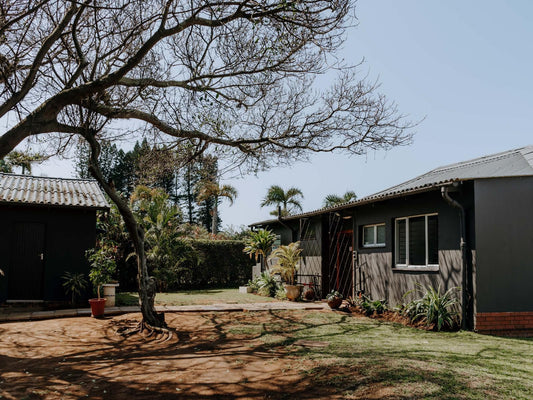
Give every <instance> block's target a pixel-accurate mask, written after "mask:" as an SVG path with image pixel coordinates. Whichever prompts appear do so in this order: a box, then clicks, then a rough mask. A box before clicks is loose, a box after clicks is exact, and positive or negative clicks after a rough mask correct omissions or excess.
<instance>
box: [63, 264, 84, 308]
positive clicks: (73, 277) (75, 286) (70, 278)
mask: <svg viewBox="0 0 533 400" xmlns="http://www.w3.org/2000/svg"><path fill="white" fill-rule="evenodd" d="M61 278H62V279H63V288H64V289H65V293H66V294H67V295H68V294H70V295H71V299H70V303H71V304H72V306H74V305H75V304H76V297H78V296H80V295H81V294H82V293H83V291H84V290H85V288H86V287H87V281H86V280H85V276H84V275H83V274H81V273H75V272H68V271H67V272H65V274H64V275H63V276H62V277H61Z"/></svg>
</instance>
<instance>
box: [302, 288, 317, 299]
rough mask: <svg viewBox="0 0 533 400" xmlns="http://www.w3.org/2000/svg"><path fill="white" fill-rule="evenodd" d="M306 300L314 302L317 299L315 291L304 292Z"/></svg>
mask: <svg viewBox="0 0 533 400" xmlns="http://www.w3.org/2000/svg"><path fill="white" fill-rule="evenodd" d="M304 299H306V300H309V301H311V300H314V299H315V291H314V290H313V289H311V288H309V289H307V290H306V291H305V292H304Z"/></svg>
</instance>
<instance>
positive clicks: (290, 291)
mask: <svg viewBox="0 0 533 400" xmlns="http://www.w3.org/2000/svg"><path fill="white" fill-rule="evenodd" d="M285 294H286V295H287V298H288V299H289V300H290V301H294V300H296V299H297V298H298V297H300V295H301V294H302V287H301V286H296V285H285Z"/></svg>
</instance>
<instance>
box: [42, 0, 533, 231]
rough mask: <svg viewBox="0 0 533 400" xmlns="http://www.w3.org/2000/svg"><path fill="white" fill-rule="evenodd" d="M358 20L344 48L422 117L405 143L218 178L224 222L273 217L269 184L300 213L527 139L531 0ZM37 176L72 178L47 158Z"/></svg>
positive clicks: (376, 8) (397, 4) (370, 8)
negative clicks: (228, 192)
mask: <svg viewBox="0 0 533 400" xmlns="http://www.w3.org/2000/svg"><path fill="white" fill-rule="evenodd" d="M355 12H356V15H357V18H358V25H357V26H356V27H354V28H352V29H350V30H349V31H348V32H347V40H346V42H345V44H344V47H343V50H342V52H341V55H342V57H344V58H345V60H346V61H347V62H348V63H352V64H357V63H359V62H360V61H361V59H363V58H364V64H363V65H362V66H361V67H360V70H361V76H364V75H366V74H368V76H369V79H370V80H372V79H379V82H380V83H381V87H380V92H382V93H384V94H385V95H386V96H387V97H388V98H389V99H390V100H391V101H394V102H395V103H396V104H397V106H398V109H399V111H400V112H401V113H403V114H407V115H408V116H409V119H411V120H415V121H421V122H420V124H419V125H418V126H417V127H416V128H415V136H414V139H413V142H412V144H410V145H409V146H403V147H397V148H394V149H392V150H389V151H376V152H374V151H371V152H368V153H367V154H366V155H363V156H358V157H348V156H343V155H332V154H320V155H315V156H312V157H311V160H310V161H309V162H307V163H297V164H294V165H292V166H291V167H284V168H274V169H271V170H269V171H267V172H263V173H260V174H258V175H257V176H253V175H252V176H245V177H243V178H234V179H226V180H223V182H222V183H223V184H231V185H233V186H234V187H235V188H236V189H237V190H238V193H239V195H238V197H237V199H236V201H235V202H234V203H233V205H232V206H231V207H230V206H229V205H228V203H227V202H224V203H223V204H222V205H221V207H220V214H221V218H222V221H223V226H229V225H231V226H233V227H239V226H241V225H248V224H251V223H253V222H258V221H263V220H265V219H270V218H271V216H270V215H269V212H270V211H271V210H272V208H260V206H259V205H260V202H261V200H262V199H263V198H264V196H265V194H266V191H267V189H268V187H269V186H271V185H274V184H276V185H280V186H282V187H283V188H285V189H286V188H289V187H297V188H299V189H301V190H302V192H303V194H304V200H303V201H302V204H303V209H304V211H310V210H314V209H317V208H320V207H322V203H323V200H324V197H325V196H326V195H328V194H339V195H342V194H343V193H344V192H345V191H347V190H353V191H355V192H356V194H357V195H358V197H364V196H366V195H369V194H372V193H374V192H377V191H380V190H382V189H385V188H388V187H390V186H393V185H396V184H398V183H401V182H403V181H406V180H408V179H411V178H413V177H415V176H418V175H420V174H423V173H425V172H427V171H429V170H431V169H433V168H436V167H439V166H442V165H446V164H451V163H455V162H459V161H464V160H468V159H471V158H476V157H479V156H483V155H487V154H493V153H498V152H501V151H505V150H510V149H514V148H518V147H523V146H526V145H532V144H533V129H532V127H531V125H532V122H533V77H532V76H531V74H532V71H533V24H532V23H531V21H532V20H533V2H531V1H528V0H522V1H521V0H513V1H501V0H499V1H495V0H469V1H464V0H449V1H445V2H443V1H424V0H403V1H397V0H359V1H358V2H357V4H356V11H355ZM33 172H34V173H36V174H40V173H43V174H46V175H48V176H64V177H72V176H73V172H72V168H71V167H69V166H65V164H64V163H60V162H57V161H50V162H47V163H46V164H43V165H42V166H40V167H37V166H36V167H34V171H33Z"/></svg>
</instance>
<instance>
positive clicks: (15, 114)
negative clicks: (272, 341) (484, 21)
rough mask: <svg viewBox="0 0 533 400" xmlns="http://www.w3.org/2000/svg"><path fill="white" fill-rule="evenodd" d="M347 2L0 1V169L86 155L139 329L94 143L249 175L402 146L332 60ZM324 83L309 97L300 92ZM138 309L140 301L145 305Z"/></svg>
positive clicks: (140, 245)
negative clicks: (25, 155) (23, 155)
mask: <svg viewBox="0 0 533 400" xmlns="http://www.w3.org/2000/svg"><path fill="white" fill-rule="evenodd" d="M352 5H353V2H352V1H350V0H253V1H252V0H236V1H235V0H232V1H225V0H217V1H212V0H187V1H185V0H152V1H145V0H103V1H95V0H81V1H75V0H16V1H15V0H6V1H3V2H2V3H1V5H0V118H2V117H5V119H4V120H5V121H7V122H6V124H3V125H2V127H1V128H0V158H4V157H5V156H6V155H7V154H8V153H10V152H11V151H13V150H14V149H15V148H16V147H17V146H18V145H20V144H21V143H23V142H26V143H27V142H28V141H29V144H30V145H39V146H41V147H42V149H40V151H42V152H43V153H45V154H56V153H63V152H64V151H68V150H69V149H70V147H71V146H72V145H73V144H74V143H76V137H77V136H80V137H82V138H84V139H85V140H86V141H87V143H88V144H89V146H90V149H91V155H90V159H89V169H90V171H91V174H92V175H93V176H94V177H95V178H96V179H97V180H98V181H99V183H100V184H101V185H102V187H103V188H104V190H105V191H106V193H107V194H108V195H109V196H110V198H111V200H112V201H113V202H114V203H115V204H117V207H118V209H119V211H120V213H121V215H122V216H123V218H124V221H125V224H126V226H127V229H128V232H129V234H130V235H131V237H132V241H133V242H134V244H135V251H136V253H137V255H138V268H139V293H140V298H141V300H142V301H141V311H142V313H143V320H144V321H145V322H146V323H147V324H148V325H150V326H156V327H160V326H164V321H163V320H162V316H160V315H157V314H156V313H155V308H154V306H153V296H154V295H155V294H154V293H151V292H150V290H151V291H152V292H153V290H152V289H150V288H151V287H153V285H152V283H151V281H150V278H149V276H148V273H147V269H146V254H145V251H144V232H143V229H142V226H139V224H138V223H137V222H136V220H135V218H134V216H133V214H132V212H131V209H129V207H128V204H127V202H126V201H124V199H123V198H122V197H121V196H120V195H119V194H118V193H117V192H116V190H115V189H114V187H113V185H111V184H110V183H109V182H107V181H106V180H105V177H104V175H103V173H102V169H101V168H100V165H99V154H100V151H101V142H102V141H114V140H119V139H122V140H129V141H132V140H133V139H135V140H137V139H138V138H139V137H140V136H143V137H145V138H147V139H148V140H149V141H150V143H151V144H152V145H157V147H158V148H162V147H167V148H177V149H183V148H185V149H188V150H187V152H188V153H187V154H188V156H189V158H190V159H194V158H195V157H196V156H197V155H199V154H202V153H210V154H214V155H216V156H217V157H218V158H219V159H224V160H225V162H227V163H229V164H231V165H235V166H238V167H240V168H241V171H247V172H249V171H251V172H254V171H258V170H260V169H262V168H267V167H269V166H272V165H279V164H280V163H287V162H292V161H295V160H300V159H303V158H306V157H307V156H308V154H309V152H332V151H344V152H347V153H349V154H361V153H364V152H366V151H367V150H368V149H387V148H390V147H392V146H397V145H402V144H405V143H408V142H409V141H410V139H411V133H410V130H409V128H411V127H412V124H411V123H410V122H409V121H406V120H405V118H404V117H403V116H402V115H400V114H399V113H398V112H397V110H396V107H395V105H394V104H393V103H390V102H389V101H388V100H387V99H386V97H385V96H383V95H381V94H380V93H378V92H377V85H376V84H374V83H368V82H366V81H365V80H364V79H359V77H358V76H357V74H356V70H355V68H351V67H349V66H345V65H343V63H342V61H340V58H338V57H336V51H337V50H338V49H339V48H340V46H341V44H342V42H343V38H344V35H345V31H346V29H347V28H348V27H349V26H350V25H351V24H352V22H353V21H354V18H355V14H354V13H353V8H352ZM328 71H337V72H339V73H338V76H337V78H336V80H335V82H334V83H333V84H332V85H331V86H330V87H329V88H328V89H325V90H318V89H317V88H316V86H315V85H314V79H315V78H316V77H317V76H320V75H323V74H325V73H327V72H328ZM150 299H151V300H150Z"/></svg>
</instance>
